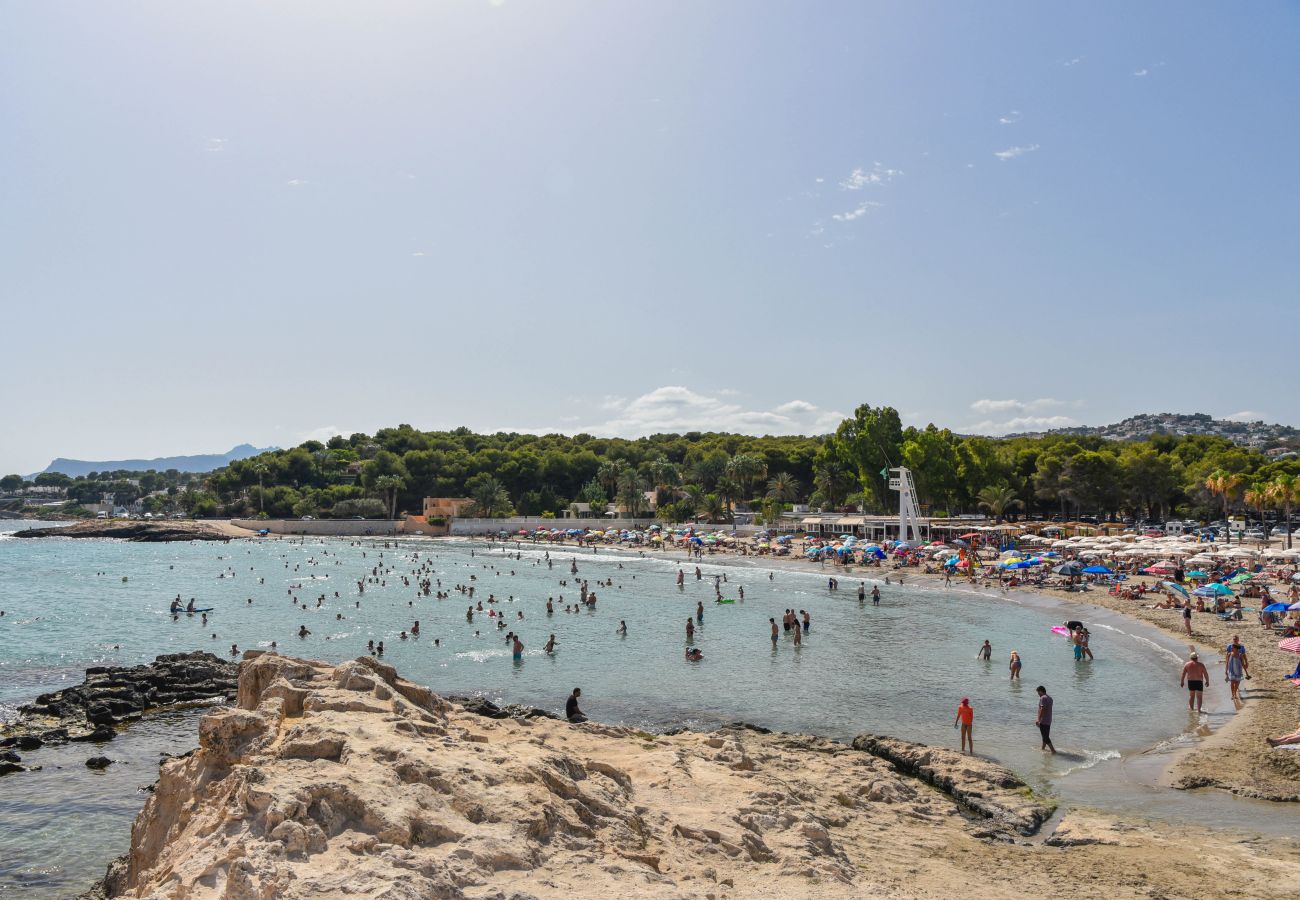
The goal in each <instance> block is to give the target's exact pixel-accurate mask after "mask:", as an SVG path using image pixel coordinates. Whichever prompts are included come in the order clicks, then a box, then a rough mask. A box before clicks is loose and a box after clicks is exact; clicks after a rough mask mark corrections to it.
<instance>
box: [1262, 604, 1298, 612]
mask: <svg viewBox="0 0 1300 900" xmlns="http://www.w3.org/2000/svg"><path fill="white" fill-rule="evenodd" d="M1290 608H1291V607H1289V606H1287V605H1286V604H1285V603H1270V604H1269V605H1268V606H1266V607H1264V608H1263V609H1262V610H1260V612H1286V611H1287V610H1289V609H1290Z"/></svg>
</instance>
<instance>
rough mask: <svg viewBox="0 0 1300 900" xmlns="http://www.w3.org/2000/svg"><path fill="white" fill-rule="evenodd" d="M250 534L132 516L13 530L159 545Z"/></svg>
mask: <svg viewBox="0 0 1300 900" xmlns="http://www.w3.org/2000/svg"><path fill="white" fill-rule="evenodd" d="M251 534H252V533H251V532H249V531H245V530H243V529H234V527H233V526H231V525H230V524H229V523H226V522H220V523H218V522H191V521H170V522H140V521H135V520H132V519H127V520H121V519H90V520H84V521H80V522H78V523H77V524H76V525H57V526H55V527H53V528H27V529H24V530H23V531H15V532H14V535H13V536H14V537H16V538H48V537H61V538H115V539H117V540H122V541H135V542H137V543H146V544H160V543H169V542H176V541H228V540H230V539H231V538H234V537H248V536H250V535H251Z"/></svg>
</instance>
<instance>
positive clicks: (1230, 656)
mask: <svg viewBox="0 0 1300 900" xmlns="http://www.w3.org/2000/svg"><path fill="white" fill-rule="evenodd" d="M1223 652H1224V661H1223V677H1224V680H1225V681H1227V682H1228V684H1229V686H1230V687H1231V688H1232V699H1233V700H1240V699H1241V696H1240V691H1241V679H1242V678H1249V677H1250V663H1249V661H1248V659H1247V657H1246V648H1245V647H1244V646H1242V643H1241V635H1239V634H1234V635H1233V636H1232V643H1231V644H1229V645H1228V646H1227V647H1226V648H1225V649H1224V651H1223Z"/></svg>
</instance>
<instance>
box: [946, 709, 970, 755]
mask: <svg viewBox="0 0 1300 900" xmlns="http://www.w3.org/2000/svg"><path fill="white" fill-rule="evenodd" d="M958 725H961V749H962V752H963V753H972V754H973V753H974V752H975V736H974V730H975V707H973V706H971V705H970V698H969V697H962V698H961V704H960V705H959V706H958V707H957V718H956V720H955V721H953V723H952V727H953V728H956V727H957V726H958ZM967 746H969V747H970V749H969V750H967V749H966V748H967Z"/></svg>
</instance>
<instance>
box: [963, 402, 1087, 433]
mask: <svg viewBox="0 0 1300 900" xmlns="http://www.w3.org/2000/svg"><path fill="white" fill-rule="evenodd" d="M1078 405H1079V403H1078V402H1077V401H1076V402H1075V403H1068V402H1067V401H1065V400H1057V399H1056V398H1054V397H1037V398H1035V399H1033V400H1015V399H1007V400H993V399H988V398H984V399H981V400H976V401H975V402H974V403H972V404H971V405H970V408H971V410H972V411H974V412H976V413H978V414H979V415H981V416H984V417H985V418H984V419H982V420H980V421H978V422H975V423H974V424H971V425H966V426H963V427H962V428H960V429H959V430H960V431H963V432H973V433H975V434H1006V433H1007V432H1011V431H1046V430H1047V429H1049V428H1067V427H1069V426H1071V425H1078V424H1079V422H1078V420H1076V419H1073V418H1071V417H1070V416H1066V415H1061V414H1060V413H1059V412H1057V413H1051V411H1052V410H1059V409H1060V408H1062V407H1066V406H1078ZM1049 413H1050V414H1049Z"/></svg>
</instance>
